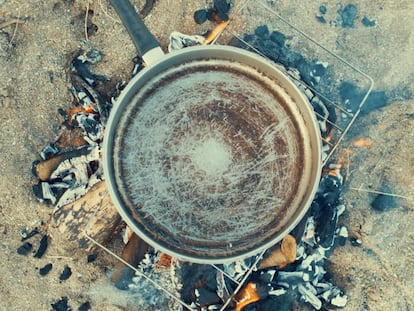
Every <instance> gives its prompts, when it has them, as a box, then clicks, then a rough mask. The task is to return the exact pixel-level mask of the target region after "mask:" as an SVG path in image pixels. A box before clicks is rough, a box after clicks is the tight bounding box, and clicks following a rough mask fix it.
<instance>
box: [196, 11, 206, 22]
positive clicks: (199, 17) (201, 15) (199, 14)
mask: <svg viewBox="0 0 414 311" xmlns="http://www.w3.org/2000/svg"><path fill="white" fill-rule="evenodd" d="M194 21H195V22H196V23H197V24H203V23H204V22H205V21H207V10H205V9H201V10H197V11H195V12H194Z"/></svg>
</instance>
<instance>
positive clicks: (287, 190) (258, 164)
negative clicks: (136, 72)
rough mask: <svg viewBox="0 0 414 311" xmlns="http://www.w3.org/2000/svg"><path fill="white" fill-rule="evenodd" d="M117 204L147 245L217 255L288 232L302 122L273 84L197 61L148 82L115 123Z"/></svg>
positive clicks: (299, 168)
mask: <svg viewBox="0 0 414 311" xmlns="http://www.w3.org/2000/svg"><path fill="white" fill-rule="evenodd" d="M115 135H116V139H115V142H116V143H115V148H114V150H115V151H114V170H115V176H116V182H117V184H118V186H117V187H118V189H119V192H120V196H121V198H122V201H123V205H124V206H126V208H127V209H128V213H130V214H132V216H133V218H134V221H135V222H136V226H137V227H138V228H139V230H140V232H141V233H143V234H144V235H145V236H146V237H147V238H148V239H149V240H155V241H157V243H158V244H159V245H162V246H163V247H165V248H167V249H169V250H172V251H174V252H178V253H185V254H189V255H193V256H198V257H203V256H205V257H207V258H209V257H214V258H221V257H226V256H229V255H234V254H240V253H243V252H246V251H251V249H252V248H253V247H257V244H258V243H259V244H260V243H266V242H268V241H269V240H271V239H272V238H274V236H275V235H276V234H277V233H278V232H280V231H281V230H282V229H284V228H285V227H286V225H287V223H288V222H289V221H291V219H290V218H291V217H292V215H293V213H294V212H295V210H293V209H296V208H297V207H295V206H293V207H292V202H293V201H294V200H297V199H298V198H297V197H298V196H301V195H302V194H301V193H298V188H299V186H300V183H301V182H303V180H302V177H303V176H302V175H303V169H304V168H303V160H304V152H305V151H304V149H305V147H304V141H303V137H304V136H306V135H304V124H303V120H301V117H300V113H298V111H297V110H296V108H295V103H294V102H293V100H292V98H291V97H290V96H289V95H288V93H287V91H286V90H285V89H284V88H282V87H281V86H280V85H279V84H278V83H277V81H274V78H272V79H270V78H269V77H267V76H266V75H265V74H262V73H260V72H258V71H257V70H256V69H255V68H251V67H248V66H246V65H244V64H239V63H237V62H233V61H229V60H212V59H208V60H197V61H190V62H187V63H185V64H182V65H180V66H176V67H174V68H170V69H168V70H165V71H164V72H163V73H160V74H159V75H158V77H157V79H151V80H150V81H149V82H148V83H146V84H145V85H144V86H143V87H141V88H140V89H139V90H137V91H136V94H135V95H134V97H133V98H132V100H131V101H130V102H129V103H128V105H127V106H126V107H125V108H124V111H123V113H122V116H121V117H120V120H119V122H118V125H117V129H116V134H115Z"/></svg>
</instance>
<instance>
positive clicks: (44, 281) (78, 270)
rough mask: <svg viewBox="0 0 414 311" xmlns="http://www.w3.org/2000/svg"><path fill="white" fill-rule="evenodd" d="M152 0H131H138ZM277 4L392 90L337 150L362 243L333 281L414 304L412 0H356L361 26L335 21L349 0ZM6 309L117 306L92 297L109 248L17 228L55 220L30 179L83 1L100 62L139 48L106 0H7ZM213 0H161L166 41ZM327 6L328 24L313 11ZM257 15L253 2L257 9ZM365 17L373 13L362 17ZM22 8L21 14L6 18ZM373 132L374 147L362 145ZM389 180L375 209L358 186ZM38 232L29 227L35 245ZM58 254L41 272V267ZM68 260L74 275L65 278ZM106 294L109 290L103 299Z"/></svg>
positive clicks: (0, 211) (50, 125)
mask: <svg viewBox="0 0 414 311" xmlns="http://www.w3.org/2000/svg"><path fill="white" fill-rule="evenodd" d="M142 2H143V1H133V3H134V4H136V6H137V7H140V6H141V5H142ZM274 2H275V4H274V7H275V9H277V10H278V12H279V13H280V14H281V15H282V16H284V17H285V18H287V19H288V20H290V21H291V22H293V23H295V24H296V25H297V26H298V27H300V28H301V29H302V30H304V31H305V32H307V33H309V34H310V35H311V36H312V37H314V38H315V39H317V40H318V41H319V42H321V43H322V44H323V45H325V46H326V47H327V48H329V49H331V50H333V51H334V52H336V53H338V54H339V55H341V56H342V57H344V58H345V59H347V60H348V61H350V62H351V63H352V64H354V65H355V66H357V67H358V68H360V69H361V70H363V71H364V72H366V73H367V74H369V75H370V76H372V77H373V79H374V81H375V89H378V90H385V91H386V92H387V94H389V95H390V97H392V98H391V100H390V101H389V104H388V105H387V106H386V107H384V108H381V109H378V110H376V111H373V112H370V113H369V114H366V115H363V116H361V117H360V118H359V119H358V121H357V123H356V124H355V126H354V127H353V128H352V130H351V133H350V134H349V135H348V136H347V137H346V140H345V142H344V143H343V144H342V146H341V148H340V150H339V151H338V156H340V155H341V152H344V149H345V148H351V149H352V154H351V155H350V156H349V158H348V161H347V172H348V176H347V182H346V187H345V188H346V189H347V190H346V191H345V192H344V198H345V202H346V205H347V211H346V213H345V215H344V216H343V217H342V218H341V222H342V223H344V224H345V225H347V226H348V228H349V230H350V232H351V234H352V235H353V236H354V237H357V238H360V239H361V240H362V246H361V247H354V246H352V245H351V244H350V243H349V242H348V243H347V244H346V245H345V246H344V247H342V248H338V249H337V250H336V251H335V253H334V254H333V256H332V257H331V258H330V259H329V267H330V272H331V273H332V275H333V277H334V280H335V282H336V283H337V284H338V285H339V286H340V287H341V288H343V289H344V290H345V292H346V293H347V295H348V298H349V301H348V305H347V306H346V308H345V309H344V310H413V309H414V299H413V295H412V288H413V287H414V272H413V271H414V269H413V268H414V261H413V258H414V251H413V247H412V245H413V242H414V233H413V231H412V223H413V221H414V212H413V209H414V200H413V195H414V193H413V189H414V178H413V175H414V169H413V166H414V147H413V146H414V144H413V141H414V126H413V125H414V96H413V95H412V94H413V92H414V60H413V58H412V55H413V53H414V32H413V31H412V29H413V28H414V18H413V17H414V16H413V12H414V2H412V1H408V0H403V1H384V0H375V1H367V0H364V1H355V2H354V4H356V5H357V7H358V17H357V19H356V22H355V26H354V27H353V28H343V27H341V26H340V25H336V26H335V25H334V23H330V21H333V20H335V18H336V17H337V10H338V9H339V8H340V7H341V5H342V6H344V5H346V4H348V2H341V3H340V2H337V1H329V0H328V1H324V2H322V1H315V0H313V1H306V2H304V1H299V0H291V1H285V0H283V1H282V0H281V1H274ZM0 3H1V4H0V24H1V25H2V29H1V30H0V76H1V77H2V78H1V81H0V107H1V110H0V111H1V114H0V124H1V131H0V153H1V161H0V176H1V177H0V235H1V242H0V246H1V252H0V262H1V265H0V301H1V304H0V309H1V310H50V308H51V307H50V304H51V303H53V302H55V301H56V300H58V299H59V298H60V297H62V296H67V297H68V299H69V304H70V305H71V306H72V308H74V309H75V310H76V309H77V308H78V306H79V305H80V304H82V303H83V302H85V301H90V302H91V305H92V310H118V307H115V306H114V305H112V304H111V302H108V301H106V302H102V301H99V300H101V299H95V300H93V299H91V297H90V296H89V294H88V293H89V291H90V290H91V288H94V287H96V286H97V284H105V282H107V281H106V280H107V277H106V275H105V271H106V270H108V269H110V268H111V267H112V264H113V261H112V260H111V259H109V258H107V257H106V256H100V257H98V260H97V261H96V262H95V263H92V264H87V263H86V254H79V253H75V252H74V251H71V247H70V246H69V245H66V244H65V239H64V237H62V236H58V235H55V236H52V237H51V243H50V244H51V245H50V247H49V249H48V251H47V253H46V255H45V256H44V257H42V258H41V259H35V258H33V257H32V256H31V255H30V254H29V255H28V256H21V255H18V254H17V253H16V249H17V248H18V247H19V246H20V245H21V241H20V238H21V236H20V234H19V230H20V229H22V228H27V229H31V228H33V227H35V226H39V223H40V221H41V220H43V221H47V220H48V219H49V217H50V214H51V209H50V208H49V207H47V206H45V205H43V204H39V203H38V202H37V200H36V199H35V198H34V196H33V194H32V190H31V186H32V185H33V184H34V183H35V182H36V179H35V178H34V177H33V176H32V174H31V163H32V161H33V160H35V159H38V158H39V152H40V150H41V149H42V148H43V147H44V145H45V144H46V143H48V142H51V141H54V140H55V138H56V135H57V133H58V128H59V124H60V122H61V120H60V117H59V115H58V113H57V109H58V108H60V107H63V108H64V107H69V106H70V104H71V97H70V94H69V92H68V89H67V80H66V75H65V72H64V69H65V68H66V62H67V60H68V57H69V55H70V53H71V52H73V51H75V50H76V49H78V48H79V47H84V46H85V41H84V40H85V34H84V12H85V9H86V7H87V6H89V8H90V9H93V10H94V13H95V15H94V23H95V24H96V25H97V26H98V31H97V33H96V34H95V35H94V36H91V37H90V38H89V39H90V44H91V45H92V46H93V47H94V48H96V49H98V50H100V51H102V53H103V55H104V57H103V60H102V62H101V63H99V64H98V65H97V66H96V68H95V69H96V72H98V73H100V74H104V75H106V76H108V77H112V78H113V79H115V80H123V79H127V78H128V76H129V73H130V70H131V68H132V62H131V60H132V58H133V57H134V56H135V50H134V47H133V45H132V44H131V43H130V40H129V38H128V36H127V34H126V32H125V31H124V29H123V27H122V25H121V24H120V22H119V20H118V19H117V17H116V15H115V12H114V10H113V9H111V8H110V7H109V6H108V3H107V1H105V0H95V1H90V2H89V4H88V3H87V1H80V0H79V1H75V0H48V1H33V0H31V1H24V2H22V1H16V0H5V1H0ZM208 3H209V1H201V0H200V1H196V0H192V1H183V0H159V1H157V3H156V5H155V7H154V9H153V11H152V12H151V14H150V16H148V17H147V18H146V20H145V22H146V23H147V25H149V28H150V29H151V30H152V31H153V32H154V34H155V35H156V37H157V38H158V39H159V41H160V42H161V45H162V46H163V47H164V48H165V46H166V45H167V43H168V36H169V34H170V33H171V32H172V31H173V30H179V31H182V32H184V33H189V34H194V33H198V34H200V33H203V32H204V31H205V30H206V29H207V28H208V27H209V26H208V25H207V26H197V27H195V26H194V22H193V20H192V14H193V12H194V10H195V9H197V8H202V7H205V6H206V5H207V4H208ZM322 4H324V5H326V7H327V9H328V11H327V13H326V20H327V21H328V22H327V23H326V24H322V23H320V22H319V21H317V20H316V18H315V15H316V14H318V10H319V6H320V5H322ZM253 15H254V12H253ZM363 16H368V17H369V18H370V19H375V20H376V22H377V25H376V26H375V27H365V26H364V25H362V23H361V19H362V17H363ZM14 19H18V20H19V21H20V22H19V23H18V24H16V23H12V24H10V25H8V26H7V25H4V24H2V23H3V22H8V21H13V20H14ZM359 137H365V138H367V139H369V140H370V141H371V142H372V145H371V146H369V147H355V146H353V141H354V140H355V139H357V138H359ZM384 182H387V183H388V184H390V185H391V190H392V193H394V194H398V195H401V196H403V197H404V198H396V202H397V205H398V207H397V208H394V209H391V210H389V211H384V212H378V211H375V210H373V209H372V208H371V207H370V203H371V201H372V200H373V199H374V197H375V195H374V194H372V193H367V192H363V191H362V190H352V189H354V188H357V189H368V190H370V191H371V190H381V186H382V185H383V183H384ZM39 239H40V237H39V236H36V237H34V238H32V240H31V243H32V244H33V245H34V247H35V248H36V247H37V245H38V243H39ZM49 262H51V263H53V269H52V271H51V272H50V273H49V274H48V275H47V276H45V277H40V276H39V273H38V270H37V268H40V267H43V266H44V265H45V264H47V263H49ZM65 265H69V266H70V267H71V269H72V272H73V274H72V276H71V278H69V279H68V280H67V281H63V282H60V281H59V275H60V273H61V271H62V270H63V268H64V266H65ZM102 300H103V299H102Z"/></svg>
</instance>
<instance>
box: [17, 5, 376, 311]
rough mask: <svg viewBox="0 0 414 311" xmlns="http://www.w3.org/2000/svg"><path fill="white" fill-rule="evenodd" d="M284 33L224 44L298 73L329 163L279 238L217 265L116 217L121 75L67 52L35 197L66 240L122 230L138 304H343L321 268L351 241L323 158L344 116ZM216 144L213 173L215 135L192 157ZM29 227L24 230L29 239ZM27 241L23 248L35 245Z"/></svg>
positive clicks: (320, 73) (116, 276)
mask: <svg viewBox="0 0 414 311" xmlns="http://www.w3.org/2000/svg"><path fill="white" fill-rule="evenodd" d="M221 2H223V1H215V3H216V6H215V7H213V8H212V10H211V12H207V11H206V12H204V11H202V10H200V11H197V12H196V14H195V19H196V22H198V23H201V22H205V21H206V20H207V17H209V18H208V19H210V20H212V21H213V22H214V23H216V27H215V28H214V29H213V30H212V31H211V32H210V34H209V35H207V36H206V37H202V36H187V35H184V34H180V33H177V32H175V33H173V34H172V35H171V38H170V46H169V49H170V50H175V49H181V48H185V47H186V46H191V45H195V44H209V43H210V42H212V41H214V40H215V38H216V36H217V35H218V34H219V33H220V32H221V31H223V28H224V27H226V26H227V24H228V16H227V14H228V13H229V10H230V6H224V7H223V6H220V5H218V4H219V3H221ZM224 2H226V1H224ZM226 3H227V2H226ZM204 17H205V18H204ZM286 40H288V38H287V36H286V35H285V34H283V33H282V32H279V31H277V30H274V31H270V30H269V28H268V26H266V25H261V26H259V27H257V28H256V29H255V32H254V33H246V34H245V37H244V39H243V40H242V41H241V40H240V39H237V38H234V39H233V40H231V42H230V44H232V45H237V46H239V47H242V48H245V49H249V50H252V51H255V52H257V51H258V52H260V53H262V54H265V56H267V57H268V58H270V59H271V60H273V61H275V63H278V65H277V66H280V65H282V66H284V70H285V71H286V72H289V75H290V76H292V77H295V78H293V81H294V82H295V83H297V85H298V87H299V88H300V89H301V90H302V91H303V93H304V94H305V95H306V97H307V98H308V99H309V102H310V103H311V105H312V107H313V109H314V111H315V115H316V118H317V120H318V124H319V127H320V132H321V136H322V137H323V141H324V144H323V152H324V163H326V165H325V168H324V170H323V174H322V176H321V179H320V183H319V187H318V190H317V193H316V195H315V197H314V199H313V202H312V205H311V207H310V209H309V211H308V213H307V214H306V216H305V217H304V218H303V219H302V221H301V222H300V223H299V224H298V225H297V226H296V228H295V229H294V230H293V231H292V232H290V234H289V235H287V236H285V238H284V239H283V240H282V241H281V243H279V244H278V245H275V246H274V247H272V248H270V249H268V250H266V251H265V252H263V253H261V254H258V255H256V256H252V257H250V258H247V259H245V260H239V261H236V262H233V263H230V264H221V265H199V264H192V263H187V262H181V261H178V260H177V259H175V258H172V257H170V256H169V255H167V254H164V253H162V252H160V251H158V250H155V249H153V248H152V247H150V246H149V245H148V244H146V243H145V242H144V241H143V240H141V239H140V238H139V237H138V236H137V235H136V234H135V233H133V232H132V231H131V230H130V229H129V228H128V226H126V224H125V223H124V222H123V221H122V220H121V218H120V216H119V215H118V213H117V212H116V210H115V208H114V206H113V204H112V203H111V201H110V199H109V196H108V195H106V196H103V195H102V193H104V192H105V191H106V186H105V176H104V174H103V170H102V143H103V134H104V131H105V126H106V121H107V119H108V116H109V114H110V111H111V107H112V105H113V103H114V101H115V100H116V98H117V97H118V96H119V94H120V93H121V92H122V89H123V87H124V86H125V85H126V82H122V83H118V84H116V83H114V82H113V81H111V80H110V79H107V78H106V77H103V76H100V75H96V74H94V73H93V71H92V68H93V65H94V64H96V63H97V62H99V61H100V59H101V54H100V53H99V51H96V50H93V49H91V50H87V51H83V50H82V51H77V52H75V53H74V54H73V58H72V59H71V61H70V62H69V68H68V79H69V81H70V84H71V93H72V95H73V99H74V100H73V102H74V107H73V108H72V109H69V110H60V114H61V115H62V117H63V118H64V121H63V123H62V127H61V135H60V137H59V139H58V140H57V141H56V142H54V143H52V144H49V145H47V146H46V147H45V148H44V149H43V151H42V153H41V157H42V158H41V160H39V161H35V162H34V164H33V172H34V174H35V175H36V176H37V177H38V178H39V183H38V184H37V185H35V186H33V191H34V193H35V195H36V197H37V198H38V199H39V200H40V201H42V202H45V203H47V204H50V205H51V206H53V208H54V214H53V221H54V222H55V224H56V225H57V226H58V227H59V228H60V230H61V231H63V232H65V233H66V234H67V235H68V237H69V239H70V240H74V241H77V242H78V245H79V248H83V249H85V250H87V251H91V250H94V251H96V249H97V248H96V245H99V246H101V247H102V248H103V249H107V247H108V245H109V244H110V241H111V240H114V239H117V238H118V237H119V236H123V239H124V242H125V247H124V250H123V251H122V255H121V258H122V259H123V261H119V262H118V263H117V264H116V265H115V267H114V271H113V273H112V277H111V281H112V282H113V284H114V286H116V287H117V288H119V289H122V290H129V291H135V293H136V295H137V297H139V302H137V304H142V308H143V309H145V308H148V306H150V305H152V306H155V307H154V308H156V309H169V310H236V311H242V310H243V311H247V310H275V309H276V308H277V309H278V310H290V309H291V308H292V305H293V304H298V303H306V304H308V305H311V306H312V307H313V308H314V309H316V310H320V309H322V308H330V307H344V306H345V305H346V303H347V296H346V294H345V293H344V292H343V291H342V290H341V289H340V288H338V287H337V286H336V285H334V284H333V283H332V281H331V279H330V277H329V272H328V271H327V268H326V266H325V263H326V260H327V258H328V257H329V256H330V254H332V252H333V251H334V249H335V247H337V246H340V245H343V244H344V243H345V241H346V240H347V239H348V231H347V228H346V227H345V226H338V219H339V217H340V216H341V215H342V214H343V212H344V211H345V205H344V203H343V199H342V197H341V188H342V186H343V182H344V178H343V175H342V169H343V165H344V161H343V160H339V161H337V163H336V162H333V163H331V164H328V159H329V157H330V156H331V153H330V152H331V150H332V147H333V146H334V144H333V142H332V141H333V140H335V138H336V137H337V136H338V134H337V132H336V131H337V128H336V122H337V119H338V118H340V116H339V114H338V109H337V107H335V106H332V105H331V104H330V103H329V102H327V101H325V100H324V99H323V98H321V97H319V96H318V92H315V89H318V88H319V86H320V85H322V87H324V86H325V84H326V83H328V82H327V81H328V80H329V75H330V73H329V67H328V64H326V63H324V62H323V61H321V60H307V59H306V57H305V56H303V55H301V54H300V53H299V52H297V51H292V50H290V49H289V48H288V47H287V46H286ZM134 62H135V66H134V68H133V70H132V74H131V77H132V76H134V75H136V74H138V73H139V72H140V70H142V69H143V63H142V61H141V59H140V58H136V59H135V60H134ZM275 65H276V64H275ZM306 85H310V86H312V88H310V87H307V86H306ZM370 143H371V142H370V141H367V140H362V139H361V140H358V141H356V142H355V144H358V146H359V145H361V146H369V144H370ZM212 150H213V151H216V152H214V154H213V155H212V157H213V158H214V157H217V159H215V160H217V161H215V162H214V163H216V164H217V163H219V164H220V165H218V166H214V165H212V163H204V162H203V163H201V164H200V165H207V166H208V167H209V169H211V170H212V172H211V173H212V174H217V173H220V172H221V171H222V170H224V169H225V167H224V168H223V166H226V165H227V162H226V161H228V154H227V153H226V150H225V149H223V148H221V146H220V145H219V144H217V142H216V141H213V140H210V141H209V140H207V141H205V143H204V144H200V146H199V149H195V150H194V159H193V161H203V159H204V158H203V157H202V155H204V154H206V153H207V154H208V153H209V152H213V151H212ZM210 158H211V157H210ZM214 163H213V164H214ZM80 206H81V208H80ZM85 207H87V208H89V210H87V209H85ZM95 208H96V209H97V211H95V210H94V209H95ZM94 213H95V214H94ZM85 228H86V230H85ZM31 234H33V233H27V236H28V238H30V235H31ZM34 234H35V233H34ZM45 237H46V238H45V241H46V242H44V243H47V236H45ZM25 245H26V246H24V247H22V249H21V252H22V253H24V252H25V251H26V250H25V249H26V248H28V247H30V248H31V246H29V245H27V244H25ZM46 246H47V245H46ZM46 246H43V247H44V248H45V247H46ZM98 249H99V248H98ZM41 251H42V250H39V252H41ZM40 256H41V255H40ZM131 266H132V267H133V268H135V269H131ZM44 269H45V270H44V273H45V274H47V271H46V270H47V269H48V268H47V267H44ZM68 273H69V272H68V271H66V274H68ZM64 277H65V276H63V278H64ZM137 293H139V294H137Z"/></svg>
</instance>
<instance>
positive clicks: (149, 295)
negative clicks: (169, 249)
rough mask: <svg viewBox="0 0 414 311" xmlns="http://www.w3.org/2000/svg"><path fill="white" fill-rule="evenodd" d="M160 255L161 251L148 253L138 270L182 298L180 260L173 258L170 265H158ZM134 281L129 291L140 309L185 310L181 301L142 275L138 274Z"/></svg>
mask: <svg viewBox="0 0 414 311" xmlns="http://www.w3.org/2000/svg"><path fill="white" fill-rule="evenodd" d="M160 255H161V253H159V252H156V253H155V254H146V255H145V258H144V259H143V260H142V261H141V263H140V264H139V266H138V268H137V270H139V271H141V272H142V273H145V275H147V276H148V277H150V278H151V279H152V280H153V281H155V282H157V283H158V284H160V285H161V286H163V287H164V288H165V289H166V290H168V291H169V292H170V293H171V294H173V295H174V296H175V297H177V298H180V290H181V288H182V283H181V280H180V277H179V275H178V274H177V269H178V268H179V267H178V266H177V265H178V261H175V260H173V261H172V263H171V266H170V267H157V262H158V261H159V256H160ZM132 281H133V283H132V284H130V285H129V291H131V292H132V293H133V295H134V296H135V297H136V298H137V301H136V303H135V306H136V307H138V310H154V311H155V310H172V311H175V310H176V311H182V310H183V306H182V305H181V304H180V303H179V302H177V301H176V300H174V299H172V298H170V297H168V296H167V295H166V294H165V293H164V292H163V291H162V290H161V289H159V288H156V287H155V286H154V285H153V284H152V283H150V282H149V281H148V280H147V279H145V278H144V277H142V276H141V275H139V274H136V276H135V277H134V278H133V279H132Z"/></svg>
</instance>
